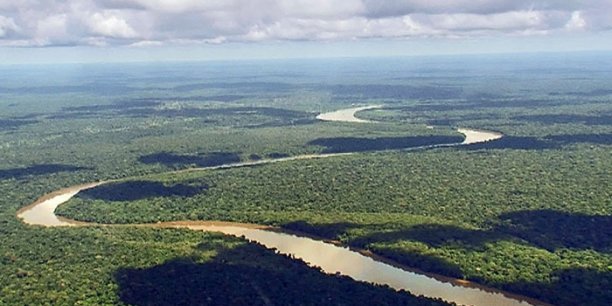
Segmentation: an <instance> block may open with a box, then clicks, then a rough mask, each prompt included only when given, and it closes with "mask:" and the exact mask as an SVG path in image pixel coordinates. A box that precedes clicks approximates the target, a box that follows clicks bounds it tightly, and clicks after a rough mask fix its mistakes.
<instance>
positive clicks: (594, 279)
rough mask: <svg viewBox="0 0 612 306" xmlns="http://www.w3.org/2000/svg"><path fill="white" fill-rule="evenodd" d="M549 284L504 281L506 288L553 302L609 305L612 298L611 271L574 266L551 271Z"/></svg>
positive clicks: (593, 305) (590, 305)
mask: <svg viewBox="0 0 612 306" xmlns="http://www.w3.org/2000/svg"><path fill="white" fill-rule="evenodd" d="M551 278H552V279H553V282H552V283H530V282H516V283H510V284H503V285H502V287H503V289H505V290H509V291H514V292H524V293H525V294H526V295H529V296H531V297H534V298H536V299H540V300H546V301H549V302H550V303H552V304H553V305H568V306H569V305H572V306H573V305H578V304H583V303H584V304H583V305H589V306H608V305H610V301H612V290H610V286H611V285H612V273H611V272H601V271H596V270H594V269H586V268H576V269H564V270H558V271H555V272H553V273H552V275H551Z"/></svg>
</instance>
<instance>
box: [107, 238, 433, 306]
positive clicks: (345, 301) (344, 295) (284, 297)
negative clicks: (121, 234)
mask: <svg viewBox="0 0 612 306" xmlns="http://www.w3.org/2000/svg"><path fill="white" fill-rule="evenodd" d="M199 248H200V249H202V250H216V251H217V255H216V256H215V258H214V259H213V260H211V261H209V262H205V263H198V262H196V261H195V260H193V259H189V258H177V259H174V260H171V261H167V262H165V263H163V264H161V265H157V266H154V267H149V268H144V269H139V268H125V269H121V270H118V271H117V272H116V273H115V279H116V281H117V283H118V285H119V298H120V300H121V301H122V302H124V303H127V304H131V305H354V304H361V303H363V302H364V301H374V304H376V305H436V304H437V303H435V302H433V301H431V300H418V299H417V298H415V297H413V296H411V295H408V294H406V293H402V292H400V293H398V292H396V291H394V290H392V289H389V288H385V287H382V286H375V285H370V284H366V283H361V282H357V281H354V280H352V279H350V278H348V277H343V276H339V275H327V274H323V273H321V272H320V271H318V270H317V269H313V268H309V267H308V266H306V264H305V263H303V262H302V261H300V260H294V259H291V258H290V257H288V256H285V255H278V254H275V253H274V252H273V251H272V250H267V249H264V248H263V247H261V246H259V245H256V244H245V245H241V246H238V247H235V248H233V249H228V248H225V247H223V246H222V245H219V244H217V245H212V244H210V243H203V244H202V245H200V246H199ZM439 304H440V305H441V303H439Z"/></svg>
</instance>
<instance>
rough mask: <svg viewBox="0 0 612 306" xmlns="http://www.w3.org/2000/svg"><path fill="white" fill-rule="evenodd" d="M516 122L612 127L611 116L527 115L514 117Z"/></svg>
mask: <svg viewBox="0 0 612 306" xmlns="http://www.w3.org/2000/svg"><path fill="white" fill-rule="evenodd" d="M513 119H514V120H521V121H532V122H539V123H543V124H555V123H581V124H584V125H612V116H611V115H602V116H588V115H570V114H561V115H553V114H550V115H525V116H516V117H513Z"/></svg>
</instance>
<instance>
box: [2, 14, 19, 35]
mask: <svg viewBox="0 0 612 306" xmlns="http://www.w3.org/2000/svg"><path fill="white" fill-rule="evenodd" d="M17 31H19V27H18V26H17V24H15V21H14V20H13V18H7V17H4V16H1V15H0V38H2V37H5V36H8V34H9V33H11V32H17Z"/></svg>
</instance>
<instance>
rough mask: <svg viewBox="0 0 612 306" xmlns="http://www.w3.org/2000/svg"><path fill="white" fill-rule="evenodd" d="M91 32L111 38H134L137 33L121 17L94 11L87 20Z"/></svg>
mask: <svg viewBox="0 0 612 306" xmlns="http://www.w3.org/2000/svg"><path fill="white" fill-rule="evenodd" d="M88 24H89V28H90V29H91V32H92V34H94V35H101V36H106V37H112V38H136V37H137V36H138V33H136V31H135V30H134V29H133V28H132V27H131V26H130V25H129V24H128V23H127V21H126V20H125V19H123V18H121V17H118V16H115V15H112V14H107V13H94V14H93V15H91V17H90V18H89V20H88Z"/></svg>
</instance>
